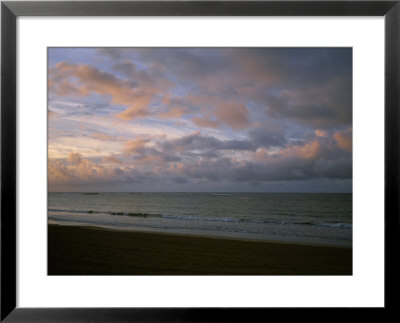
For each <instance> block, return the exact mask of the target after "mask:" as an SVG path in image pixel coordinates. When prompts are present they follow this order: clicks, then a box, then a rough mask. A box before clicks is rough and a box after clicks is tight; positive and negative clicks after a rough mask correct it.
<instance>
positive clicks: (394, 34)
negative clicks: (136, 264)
mask: <svg viewBox="0 0 400 323" xmlns="http://www.w3.org/2000/svg"><path fill="white" fill-rule="evenodd" d="M399 2H400V1H399V0H396V1H386V0H381V1H122V2H119V1H89V2H80V1H79V2H68V1H67V2H57V1H46V2H35V1H33V2H32V1H29V2H24V1H14V2H13V1H4V2H2V3H1V307H0V309H1V317H0V319H1V321H5V322H30V321H34V322H92V321H93V322H94V321H96V322H132V321H133V322H204V321H208V322H211V321H212V322H222V321H224V322H237V321H240V322H250V321H254V320H258V319H257V317H263V315H265V314H266V313H265V311H266V310H269V311H270V312H272V311H275V312H276V311H279V313H280V315H282V312H283V310H285V313H286V311H287V310H289V311H288V312H289V313H290V312H293V311H298V312H300V313H304V314H305V315H311V314H310V313H308V311H307V314H306V313H305V311H306V310H307V309H294V308H293V309H288V308H285V309H282V308H281V309H271V308H251V309H249V308H247V309H244V308H234V309H233V308H212V309H211V308H119V309H118V308H57V309H55V308H52V309H50V308H19V307H16V300H17V286H16V270H17V267H16V238H17V237H16V189H17V187H16V185H17V181H16V162H17V159H16V135H17V129H16V112H17V111H16V81H17V79H16V53H17V52H16V41H17V39H16V37H17V33H16V19H17V17H19V16H384V19H385V306H384V308H383V309H381V308H376V309H375V310H374V311H371V310H368V316H369V318H373V317H374V315H376V317H378V316H377V315H379V317H380V319H382V317H381V315H382V314H383V312H382V311H385V314H386V313H387V312H388V311H395V310H396V305H397V299H396V292H397V291H398V287H399V278H398V277H399V275H398V268H399V267H398V265H397V256H398V246H399V245H400V244H399V228H400V221H399V204H400V202H399V201H400V199H399V197H400V196H399V159H400V158H399V157H400V156H399V155H400V149H399V148H400V147H399V125H400V124H399V117H400V114H399V108H400V64H399V61H400V3H399ZM314 310H315V309H314ZM325 310H326V311H328V312H329V314H328V315H329V317H330V318H331V319H332V318H334V317H339V314H336V313H337V309H328V308H327V309H325ZM364 310H365V309H364ZM347 311H349V309H347ZM268 315H271V314H270V313H268ZM296 315H297V314H296ZM323 315H324V316H326V315H327V314H326V313H324V314H323ZM282 318H283V317H281V319H282ZM309 319H312V318H309ZM320 319H322V318H320ZM262 320H264V319H262Z"/></svg>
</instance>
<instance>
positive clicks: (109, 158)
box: [102, 154, 122, 165]
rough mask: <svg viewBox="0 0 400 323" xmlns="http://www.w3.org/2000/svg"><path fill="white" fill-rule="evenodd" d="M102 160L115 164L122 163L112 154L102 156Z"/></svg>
mask: <svg viewBox="0 0 400 323" xmlns="http://www.w3.org/2000/svg"><path fill="white" fill-rule="evenodd" d="M102 162H104V163H110V164H116V165H122V162H121V161H120V160H119V159H118V158H117V156H115V155H114V154H110V155H108V156H106V157H103V159H102Z"/></svg>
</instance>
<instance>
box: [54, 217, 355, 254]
mask: <svg viewBox="0 0 400 323" xmlns="http://www.w3.org/2000/svg"><path fill="white" fill-rule="evenodd" d="M48 225H55V226H67V227H70V226H72V227H84V228H88V229H92V230H109V231H115V232H138V233H150V234H151V233H154V234H165V235H172V236H183V237H192V238H197V237H199V238H209V239H224V240H238V241H248V242H266V243H278V244H290V245H292V244H295V245H304V246H321V247H332V248H348V249H352V246H348V245H344V244H343V245H338V244H333V243H332V244H329V243H317V242H315V243H312V242H300V241H295V240H293V241H290V240H279V239H275V240H274V239H257V238H251V237H244V236H243V237H238V236H236V237H232V236H228V235H216V234H215V235H213V234H204V233H199V234H195V233H182V232H173V231H170V232H166V231H163V230H158V231H156V230H145V229H134V228H132V227H130V228H125V227H120V228H116V227H112V226H107V225H93V224H86V223H78V222H65V223H60V222H58V223H56V222H55V221H54V222H53V221H51V222H49V221H48Z"/></svg>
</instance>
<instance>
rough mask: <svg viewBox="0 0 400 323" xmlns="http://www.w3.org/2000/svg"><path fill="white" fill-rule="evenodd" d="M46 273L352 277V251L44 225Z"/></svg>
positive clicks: (347, 248)
mask: <svg viewBox="0 0 400 323" xmlns="http://www.w3.org/2000/svg"><path fill="white" fill-rule="evenodd" d="M48 274H49V275H351V274H352V248H351V247H342V246H322V245H316V244H315V245H314V244H313V245H311V244H298V243H290V242H280V241H261V240H260V241H259V240H251V239H249V240H247V239H232V238H229V237H208V236H197V235H186V234H174V233H158V232H157V233H156V232H147V231H132V230H130V231H128V230H117V229H112V228H111V229H110V228H102V227H97V226H74V225H58V224H48Z"/></svg>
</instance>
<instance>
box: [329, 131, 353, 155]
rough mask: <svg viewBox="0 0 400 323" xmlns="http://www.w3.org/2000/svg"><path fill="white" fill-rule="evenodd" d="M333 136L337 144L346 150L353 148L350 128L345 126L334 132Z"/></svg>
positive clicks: (349, 150)
mask: <svg viewBox="0 0 400 323" xmlns="http://www.w3.org/2000/svg"><path fill="white" fill-rule="evenodd" d="M333 137H334V138H335V140H336V142H337V144H338V146H339V147H340V148H342V149H344V150H346V151H348V152H350V153H351V152H352V150H353V134H352V128H347V129H345V130H341V131H338V132H336V133H335V134H334V135H333Z"/></svg>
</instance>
